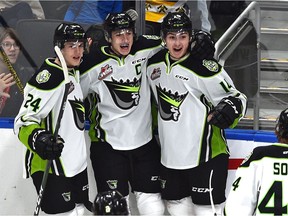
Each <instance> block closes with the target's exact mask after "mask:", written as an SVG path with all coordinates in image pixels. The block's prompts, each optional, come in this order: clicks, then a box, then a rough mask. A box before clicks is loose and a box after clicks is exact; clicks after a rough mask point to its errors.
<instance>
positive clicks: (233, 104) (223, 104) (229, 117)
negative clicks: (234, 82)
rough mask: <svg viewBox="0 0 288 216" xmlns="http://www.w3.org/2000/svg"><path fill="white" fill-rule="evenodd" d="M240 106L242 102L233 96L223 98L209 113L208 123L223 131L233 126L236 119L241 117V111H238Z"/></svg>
mask: <svg viewBox="0 0 288 216" xmlns="http://www.w3.org/2000/svg"><path fill="white" fill-rule="evenodd" d="M240 106H241V101H240V99H238V98H235V97H231V96H229V97H228V98H223V99H222V100H221V101H220V102H219V104H218V105H217V106H216V107H214V108H213V109H212V110H211V111H210V112H209V115H208V118H207V121H208V123H209V124H212V125H215V126H217V127H219V128H221V129H225V128H228V127H230V126H231V125H232V124H233V122H234V121H235V119H236V118H238V117H239V116H240V111H239V110H238V109H237V107H240Z"/></svg>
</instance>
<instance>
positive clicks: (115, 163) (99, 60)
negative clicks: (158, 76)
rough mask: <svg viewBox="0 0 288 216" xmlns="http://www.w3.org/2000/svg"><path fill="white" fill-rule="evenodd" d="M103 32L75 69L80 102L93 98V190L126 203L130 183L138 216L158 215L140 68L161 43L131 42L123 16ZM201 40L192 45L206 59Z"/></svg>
mask: <svg viewBox="0 0 288 216" xmlns="http://www.w3.org/2000/svg"><path fill="white" fill-rule="evenodd" d="M104 30H105V38H106V40H107V42H108V44H109V45H108V46H102V47H101V48H99V49H96V50H95V49H94V50H91V51H90V53H89V55H88V56H86V57H85V58H84V60H83V62H82V63H81V65H80V71H81V74H82V75H81V86H82V88H83V94H84V97H86V96H87V95H88V93H93V95H94V101H92V104H93V105H94V107H92V108H91V111H92V112H91V115H90V119H91V124H90V131H89V135H90V138H91V141H92V143H91V148H90V158H91V161H92V167H93V170H94V175H95V179H96V183H97V190H98V192H104V191H108V190H111V189H114V190H118V191H119V192H120V193H121V194H123V196H125V197H126V198H127V200H128V204H129V184H130V186H131V189H132V191H133V192H134V194H135V195H136V203H137V207H138V210H139V212H140V214H141V215H161V214H163V213H164V205H163V202H162V199H161V196H160V193H159V192H160V185H159V181H158V175H159V166H160V148H159V145H158V144H157V143H156V141H155V139H154V138H153V136H152V128H151V122H152V120H151V108H150V106H151V104H150V97H151V93H150V89H149V85H148V83H147V79H146V75H145V73H143V69H144V68H145V67H144V65H145V64H146V62H147V59H148V58H149V57H150V56H152V55H153V54H154V53H156V52H158V51H159V50H161V49H163V47H162V46H161V43H162V41H161V38H159V37H157V36H146V37H145V36H139V37H138V38H137V36H136V33H135V19H134V20H133V19H132V18H131V17H130V15H128V14H127V13H115V14H110V15H109V16H108V17H107V18H106V20H105V23H104ZM202 36H204V37H202V39H203V38H204V40H207V42H206V43H203V44H202V43H199V44H198V43H196V45H197V46H196V45H195V47H196V48H197V47H198V48H197V49H196V50H198V49H199V50H200V51H201V52H202V53H203V48H201V47H202V45H203V46H206V45H207V44H208V47H207V48H208V49H207V50H206V54H207V55H211V53H213V52H214V46H213V41H211V38H210V37H207V35H202ZM199 39H200V41H201V42H203V40H201V38H200V37H199ZM193 49H194V48H193Z"/></svg>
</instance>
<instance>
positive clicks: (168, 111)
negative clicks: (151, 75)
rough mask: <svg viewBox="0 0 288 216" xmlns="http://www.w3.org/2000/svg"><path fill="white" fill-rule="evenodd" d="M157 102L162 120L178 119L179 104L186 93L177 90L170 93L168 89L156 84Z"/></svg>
mask: <svg viewBox="0 0 288 216" xmlns="http://www.w3.org/2000/svg"><path fill="white" fill-rule="evenodd" d="M156 89H157V95H158V103H159V113H160V116H161V118H162V119H163V120H166V121H169V120H173V121H178V119H179V116H180V106H181V104H182V103H183V101H184V100H185V98H186V96H187V94H188V92H187V93H185V94H179V93H178V92H175V93H172V92H171V91H170V90H169V91H167V90H166V89H165V88H161V86H160V85H159V86H156Z"/></svg>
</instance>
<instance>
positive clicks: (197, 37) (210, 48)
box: [191, 30, 215, 59]
mask: <svg viewBox="0 0 288 216" xmlns="http://www.w3.org/2000/svg"><path fill="white" fill-rule="evenodd" d="M214 53H215V42H214V39H213V38H212V36H211V34H209V33H208V32H205V31H202V30H200V31H195V32H194V33H193V42H192V44H191V54H192V55H193V56H194V57H195V58H198V59H211V58H213V56H214Z"/></svg>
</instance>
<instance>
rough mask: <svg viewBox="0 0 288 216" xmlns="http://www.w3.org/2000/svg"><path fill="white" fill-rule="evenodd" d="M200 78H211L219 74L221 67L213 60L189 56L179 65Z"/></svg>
mask: <svg viewBox="0 0 288 216" xmlns="http://www.w3.org/2000/svg"><path fill="white" fill-rule="evenodd" d="M180 64H181V65H183V66H184V67H186V68H188V69H190V70H191V71H193V72H194V73H195V74H197V75H198V76H201V77H212V76H214V75H216V74H218V73H220V72H221V70H222V66H221V65H220V64H219V63H218V62H217V61H216V60H214V59H202V60H201V59H197V58H194V57H192V56H191V55H190V56H189V58H187V59H186V60H185V61H183V62H181V63H180Z"/></svg>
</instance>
